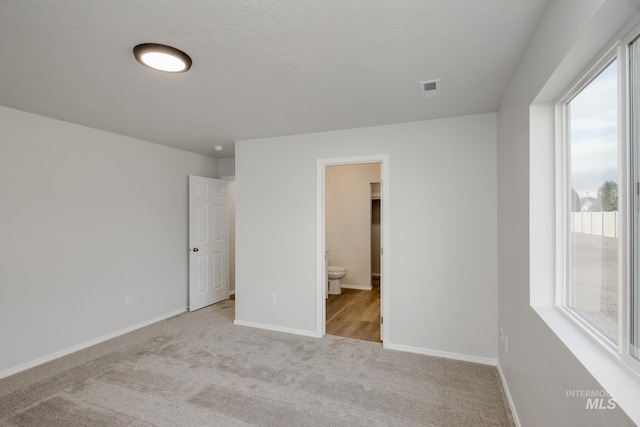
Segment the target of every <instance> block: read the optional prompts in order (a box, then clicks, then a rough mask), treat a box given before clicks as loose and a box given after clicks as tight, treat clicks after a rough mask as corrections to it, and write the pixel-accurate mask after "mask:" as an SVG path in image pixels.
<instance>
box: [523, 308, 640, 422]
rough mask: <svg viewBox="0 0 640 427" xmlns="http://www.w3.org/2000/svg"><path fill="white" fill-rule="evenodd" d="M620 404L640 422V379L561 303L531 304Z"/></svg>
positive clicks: (630, 416)
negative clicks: (550, 304) (569, 314)
mask: <svg viewBox="0 0 640 427" xmlns="http://www.w3.org/2000/svg"><path fill="white" fill-rule="evenodd" d="M531 307H532V308H533V309H534V310H535V312H536V313H537V314H538V316H540V318H541V319H542V320H543V321H544V322H545V323H546V324H547V325H548V326H549V327H550V328H551V330H552V331H553V332H554V333H555V334H556V335H557V336H558V338H560V340H561V341H562V342H563V343H564V345H566V346H567V348H568V349H569V351H571V353H573V355H574V356H575V357H576V358H577V359H578V360H579V361H580V363H582V365H583V366H584V367H585V368H586V369H587V371H589V373H590V374H591V375H592V376H593V377H594V378H595V379H596V381H598V382H599V383H600V385H601V386H602V388H603V389H604V390H606V391H607V393H609V395H610V396H611V397H612V398H613V399H614V400H615V401H616V403H617V405H618V406H619V407H620V408H621V409H622V410H623V411H624V412H625V413H626V414H627V415H628V416H629V418H631V419H632V420H633V422H635V423H636V424H638V425H640V406H639V405H638V402H640V379H638V377H637V374H635V373H634V372H632V371H631V370H630V369H629V368H628V367H627V366H626V365H625V364H624V363H623V362H622V361H621V360H620V358H619V357H618V355H617V354H615V353H614V352H613V351H611V350H609V349H607V348H605V347H604V346H602V345H601V344H599V343H598V342H596V340H595V338H593V337H591V336H589V334H588V333H587V332H586V331H584V330H583V329H582V328H580V327H579V326H578V325H576V324H575V323H574V321H572V320H571V319H569V318H568V316H567V315H565V314H564V313H563V312H562V311H561V310H560V309H559V308H558V307H544V306H533V305H532V306H531Z"/></svg>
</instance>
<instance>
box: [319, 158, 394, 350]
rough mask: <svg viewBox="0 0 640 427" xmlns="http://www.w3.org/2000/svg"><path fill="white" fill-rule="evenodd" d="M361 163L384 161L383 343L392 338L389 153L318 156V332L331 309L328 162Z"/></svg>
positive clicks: (323, 328) (381, 333)
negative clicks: (328, 303) (328, 293)
mask: <svg viewBox="0 0 640 427" xmlns="http://www.w3.org/2000/svg"><path fill="white" fill-rule="evenodd" d="M359 163H380V178H381V185H380V187H381V188H380V192H381V194H380V198H381V200H382V203H381V211H380V214H381V218H380V226H381V228H382V233H381V235H380V247H381V248H383V252H382V253H383V255H382V256H381V259H380V270H381V271H380V283H381V284H382V286H381V289H380V291H381V292H380V315H381V316H382V317H384V323H383V324H382V325H380V335H381V337H384V340H383V345H385V343H387V342H390V340H389V338H390V337H389V324H390V323H391V319H390V318H389V316H388V313H389V283H390V280H389V277H390V274H389V273H390V271H389V247H390V246H389V200H390V199H389V156H388V155H387V154H372V155H362V156H351V157H332V158H324V159H318V162H317V190H316V194H317V203H316V205H317V212H316V241H317V248H316V262H317V264H316V274H317V278H316V287H317V288H316V302H317V305H316V307H317V308H316V334H317V336H318V337H323V336H324V335H325V334H326V327H327V324H326V322H327V313H326V300H325V288H326V286H327V278H326V275H325V274H326V273H325V250H326V242H325V215H324V212H325V168H326V167H327V166H336V165H352V164H359Z"/></svg>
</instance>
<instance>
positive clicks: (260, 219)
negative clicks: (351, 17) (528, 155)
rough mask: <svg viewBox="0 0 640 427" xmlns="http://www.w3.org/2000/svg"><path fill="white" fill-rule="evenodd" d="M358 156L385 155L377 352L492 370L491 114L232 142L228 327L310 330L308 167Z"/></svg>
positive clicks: (311, 183)
mask: <svg viewBox="0 0 640 427" xmlns="http://www.w3.org/2000/svg"><path fill="white" fill-rule="evenodd" d="M366 154H388V156H389V180H388V182H387V183H386V185H387V189H388V191H389V193H388V194H389V198H388V199H387V200H386V202H387V203H388V206H389V233H390V241H389V243H388V245H387V247H385V256H389V257H390V258H389V265H390V272H389V273H390V275H389V278H390V280H389V283H384V284H383V286H388V290H389V301H388V304H389V316H388V318H387V319H385V323H386V324H388V325H389V328H390V329H389V334H388V336H387V337H386V338H385V344H386V345H394V346H396V347H398V346H401V347H402V348H404V349H406V350H411V351H424V352H426V351H440V352H447V353H449V354H451V355H466V356H469V357H473V358H478V359H481V360H483V361H488V362H489V363H490V360H491V359H495V357H496V354H497V334H496V331H497V300H496V297H497V276H496V275H497V247H496V245H497V242H496V232H497V224H496V206H497V201H496V115H495V114H485V115H475V116H466V117H458V118H451V119H443V120H433V121H423V122H414V123H406V124H399V125H391V126H379V127H371V128H362V129H351V130H345V131H337V132H328V133H318V134H307V135H296V136H289V137H281V138H266V139H260V140H251V141H240V142H237V143H236V179H237V204H236V221H237V223H236V224H237V235H236V267H237V270H236V298H237V299H236V320H237V321H238V322H239V323H244V324H252V325H255V326H260V327H265V328H274V329H287V330H293V331H296V332H299V333H308V334H314V333H316V332H317V331H316V306H317V305H316V296H317V292H316V257H317V256H319V254H317V253H316V248H317V244H316V198H317V195H316V167H317V159H319V158H333V157H342V156H357V155H366ZM469 209H473V211H474V218H475V220H474V221H470V220H469V215H468V213H469ZM476 213H477V215H479V217H477V216H476ZM477 224H482V225H483V226H482V227H478V226H477ZM271 294H276V295H277V305H271V304H270V295H271Z"/></svg>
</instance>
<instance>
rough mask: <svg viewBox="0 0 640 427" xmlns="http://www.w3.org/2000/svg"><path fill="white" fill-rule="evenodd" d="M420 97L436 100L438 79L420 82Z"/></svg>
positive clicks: (438, 90)
mask: <svg viewBox="0 0 640 427" xmlns="http://www.w3.org/2000/svg"><path fill="white" fill-rule="evenodd" d="M419 84H420V96H422V97H423V98H437V97H439V96H440V79H438V80H429V81H426V82H420V83H419Z"/></svg>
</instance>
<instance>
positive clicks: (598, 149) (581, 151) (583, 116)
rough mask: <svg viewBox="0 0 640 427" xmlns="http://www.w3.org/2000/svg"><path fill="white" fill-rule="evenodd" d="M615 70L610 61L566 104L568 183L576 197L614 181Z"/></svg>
mask: <svg viewBox="0 0 640 427" xmlns="http://www.w3.org/2000/svg"><path fill="white" fill-rule="evenodd" d="M617 73H618V64H617V61H614V62H612V63H611V64H610V65H609V66H608V67H607V68H605V69H604V70H603V71H602V72H601V73H600V74H599V75H598V76H597V77H596V78H595V79H594V80H592V81H591V83H589V85H588V86H587V87H586V88H584V89H583V90H582V91H581V92H580V93H578V95H576V96H575V97H574V98H573V99H572V100H571V101H570V103H569V118H570V120H569V135H570V141H571V143H570V153H571V154H570V159H571V180H570V182H571V187H572V188H573V189H575V190H576V191H577V192H578V194H579V195H580V197H586V196H587V193H588V194H589V196H591V197H596V196H597V191H598V188H599V187H601V186H602V184H603V183H604V182H605V181H608V180H613V181H616V182H618V87H617V86H618V85H617V81H618V79H617Z"/></svg>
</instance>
